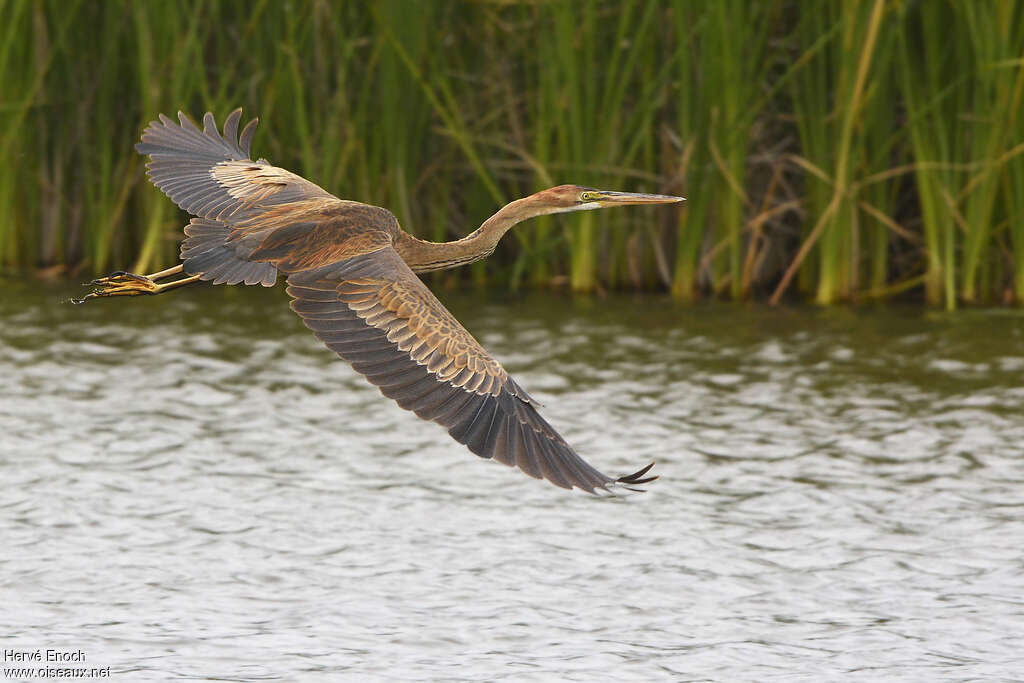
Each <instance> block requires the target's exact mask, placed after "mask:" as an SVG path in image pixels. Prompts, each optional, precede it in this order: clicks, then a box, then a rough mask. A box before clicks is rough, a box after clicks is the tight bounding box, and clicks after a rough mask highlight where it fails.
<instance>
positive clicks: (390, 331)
mask: <svg viewBox="0 0 1024 683" xmlns="http://www.w3.org/2000/svg"><path fill="white" fill-rule="evenodd" d="M241 116H242V110H241V109H236V110H235V111H233V112H231V114H230V115H229V116H228V117H227V119H226V121H225V123H224V133H223V135H221V133H220V132H219V131H218V130H217V123H216V121H215V120H214V118H213V115H212V114H210V113H207V114H206V116H205V117H204V118H203V129H202V130H200V129H199V128H197V127H196V126H195V125H194V124H193V123H192V122H191V121H190V120H189V119H188V117H187V116H185V115H184V114H183V113H181V112H179V113H178V121H179V122H180V123H175V122H174V121H172V120H171V119H169V118H168V117H166V116H164V115H163V114H161V115H160V120H159V121H153V122H151V123H150V124H149V126H148V127H147V128H146V130H145V131H144V132H143V134H142V141H141V142H140V143H139V144H137V145H136V146H135V148H136V149H137V150H138V151H139V153H140V154H143V155H148V156H149V157H150V160H149V162H148V163H147V165H146V166H147V169H148V175H149V178H150V180H151V181H152V182H153V184H154V185H156V186H157V187H158V188H160V189H161V190H162V191H163V192H164V193H165V194H166V195H167V196H168V197H170V198H171V200H172V201H174V203H175V204H177V205H178V206H180V207H181V208H182V209H184V210H185V211H187V212H188V213H190V214H192V215H193V216H195V217H194V218H192V219H191V221H190V222H189V224H188V225H186V226H185V235H186V238H185V241H184V242H183V243H182V245H181V261H182V262H181V263H180V264H178V265H176V266H174V267H172V268H167V269H165V270H161V271H159V272H157V273H153V274H151V275H136V274H134V273H126V272H123V271H119V272H117V273H112V274H111V275H109V276H107V277H103V278H99V279H97V280H93V281H92V282H91V283H90V284H91V285H93V286H95V287H96V289H94V290H93V292H92V293H90V294H88V295H86V296H85V297H84V298H83V299H80V300H78V302H77V303H80V302H82V301H86V300H89V299H96V298H102V297H113V296H135V295H140V294H161V293H163V292H166V291H168V290H170V289H174V288H177V287H181V286H183V285H186V284H189V283H192V282H196V281H197V280H204V281H209V282H212V283H213V284H231V285H234V284H238V283H240V282H244V283H245V284H247V285H254V284H257V283H258V284H261V285H263V286H264V287H270V286H272V285H274V284H275V282H276V281H277V277H278V275H279V274H281V275H284V276H285V277H286V278H287V285H288V287H287V292H288V294H289V295H290V296H291V297H292V302H291V308H292V310H293V311H295V312H296V313H298V314H299V315H300V316H301V317H302V319H303V321H304V322H305V323H306V326H307V327H309V328H310V329H311V330H312V331H313V333H314V334H315V335H316V336H317V337H318V338H319V339H320V340H321V341H322V342H324V344H326V345H327V347H328V348H329V349H331V350H332V351H334V352H336V353H337V354H338V355H339V356H341V357H342V358H344V359H345V360H346V361H348V362H349V363H351V364H352V367H353V368H355V370H356V371H358V372H359V373H361V374H363V375H364V376H365V377H366V379H368V380H369V381H370V382H371V383H373V384H375V385H377V387H379V388H380V391H381V393H383V394H384V395H385V396H387V397H388V398H391V399H394V400H395V401H397V402H398V405H400V406H401V407H402V408H405V409H406V410H411V411H413V412H414V413H416V414H417V415H418V416H419V417H421V418H423V419H424V420H431V421H433V422H436V423H438V424H440V425H442V426H444V427H446V428H447V429H448V433H449V434H450V435H451V436H452V437H453V438H454V439H455V440H456V441H458V442H459V443H462V444H465V445H466V446H467V447H469V450H470V451H472V452H473V453H475V454H476V455H478V456H481V457H483V458H491V459H494V460H498V461H499V462H502V463H504V464H506V465H510V466H516V467H519V469H521V470H522V471H523V472H525V473H526V474H528V475H530V476H532V477H535V478H538V479H539V478H541V477H543V478H545V479H547V480H548V481H550V482H551V483H553V484H556V485H558V486H561V487H563V488H567V489H571V488H573V487H578V488H580V489H583V490H584V491H587V492H589V493H595V492H596V491H597V490H603V491H609V490H610V487H623V488H628V489H631V490H635V489H632V487H635V486H636V485H639V484H644V483H646V482H649V481H652V480H654V479H656V478H657V477H656V476H646V475H647V473H648V471H649V470H650V468H651V467H652V465H653V463H651V464H650V465H648V466H646V467H644V468H643V469H641V470H639V471H637V472H634V473H633V474H629V475H626V476H622V477H617V478H613V477H609V476H607V475H605V474H602V473H601V472H599V471H598V470H597V469H595V468H594V467H592V466H591V465H590V464H588V463H587V462H586V461H584V460H583V459H582V458H581V457H580V456H579V455H577V454H576V452H575V451H574V450H573V449H572V447H571V446H569V444H568V443H566V441H565V440H564V439H563V438H562V437H561V436H560V435H559V434H558V432H556V431H555V429H554V428H553V427H552V426H551V425H550V424H548V422H547V421H546V420H544V418H542V417H541V416H540V414H539V413H538V412H537V408H536V404H535V402H534V401H533V400H532V399H531V398H530V397H529V395H528V394H527V393H526V392H525V391H524V390H523V389H522V388H521V387H520V386H519V385H518V384H516V382H515V381H514V380H513V379H512V378H511V377H510V376H509V375H508V374H507V373H506V372H505V369H504V368H502V366H501V365H500V364H499V363H498V361H496V360H495V359H494V358H493V357H492V356H491V355H490V354H489V353H488V352H487V351H486V350H485V349H484V348H483V347H482V346H481V345H480V344H479V343H478V342H477V341H476V340H475V339H474V338H473V337H472V335H470V334H469V332H467V331H466V329H465V328H464V327H463V326H462V325H461V324H459V322H458V321H457V320H456V319H455V318H454V317H453V316H452V315H451V313H449V312H448V310H447V309H446V308H445V307H444V306H443V305H442V304H441V302H440V301H438V300H437V298H436V297H435V296H434V295H433V294H432V293H431V292H430V290H429V289H428V288H427V287H426V285H424V284H423V282H422V281H421V280H420V278H419V277H417V275H416V273H424V272H428V271H432V270H441V269H443V268H453V267H455V266H461V265H464V264H467V263H472V262H473V261H477V260H480V259H482V258H485V257H486V256H488V255H490V254H491V252H493V251H494V248H495V247H496V246H497V244H498V241H499V240H500V239H501V237H502V235H504V234H505V233H506V232H507V231H508V230H509V229H510V228H511V227H512V226H514V225H516V224H517V223H519V222H521V221H524V220H526V219H528V218H531V217H534V216H540V215H543V214H552V213H562V212H567V211H579V210H586V209H599V208H604V207H610V206H625V205H628V204H666V203H670V202H678V201H682V198H681V197H670V196H666V195H657V194H632V193H627V192H610V191H606V190H595V189H591V188H588V187H580V186H578V185H560V186H558V187H553V188H551V189H548V190H544V191H542V192H538V193H536V194H533V195H530V196H529V197H525V198H523V199H518V200H516V201H514V202H512V203H510V204H508V205H506V206H505V207H503V208H502V209H501V210H500V211H498V212H497V213H496V214H494V215H493V216H491V217H490V218H488V219H487V220H486V221H484V222H483V224H482V225H481V226H480V227H479V228H478V229H477V230H475V231H473V232H472V233H471V234H469V235H467V236H466V237H464V238H462V239H459V240H455V241H453V242H444V243H435V242H426V241H423V240H420V239H417V238H416V237H413V236H412V235H410V234H409V233H407V232H405V231H404V230H402V229H401V228H400V227H399V225H398V221H397V220H396V219H395V217H394V215H392V214H391V212H390V211H388V210H387V209H383V208H380V207H377V206H370V205H368V204H362V203H360V202H355V201H350V200H345V199H339V198H337V197H335V196H334V195H332V194H330V193H329V192H327V191H326V190H323V189H322V188H320V187H318V186H317V185H314V184H313V183H311V182H309V181H308V180H306V179H304V178H301V177H299V176H297V175H295V174H294V173H290V172H289V171H286V170H284V169H283V168H278V167H276V166H272V165H270V164H269V163H268V162H267V161H266V160H264V159H259V160H257V161H253V160H252V155H251V154H250V152H249V149H250V146H251V144H252V138H253V134H254V133H255V131H256V123H257V120H255V119H254V120H253V121H251V122H249V124H248V125H246V126H245V128H244V129H243V130H242V133H241V136H240V137H239V135H238V124H239V121H240V119H241ZM176 275H180V276H181V277H179V278H178V279H171V278H173V276H176Z"/></svg>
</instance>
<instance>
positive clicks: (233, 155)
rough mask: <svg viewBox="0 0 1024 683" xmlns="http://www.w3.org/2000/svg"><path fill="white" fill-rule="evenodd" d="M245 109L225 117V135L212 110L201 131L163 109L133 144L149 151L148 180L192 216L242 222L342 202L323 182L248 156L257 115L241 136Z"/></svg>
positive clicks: (180, 116) (180, 113)
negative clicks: (275, 211)
mask: <svg viewBox="0 0 1024 683" xmlns="http://www.w3.org/2000/svg"><path fill="white" fill-rule="evenodd" d="M241 117H242V110H241V109H236V110H235V111H233V112H231V113H230V114H229V115H228V117H227V119H226V120H225V121H224V135H221V134H220V133H219V132H218V131H217V122H216V121H215V120H214V118H213V114H211V113H210V112H207V113H206V115H205V116H204V117H203V129H202V130H199V129H198V128H197V127H196V126H195V124H193V123H192V121H190V120H189V118H188V117H187V116H185V114H183V113H182V112H178V121H179V122H180V125H179V124H176V123H174V121H172V120H171V119H169V118H167V117H166V116H164V115H163V114H160V120H159V121H152V122H150V124H149V126H148V127H147V128H146V130H145V131H144V132H143V133H142V142H140V143H138V144H137V145H135V149H137V150H138V151H139V154H148V155H149V156H150V161H149V162H148V163H147V164H146V168H147V169H148V170H147V174H148V175H149V179H150V180H151V181H152V182H153V184H154V185H156V186H157V187H158V188H160V189H161V190H163V192H164V193H165V194H166V195H167V196H168V197H170V198H171V200H172V201H174V203H175V204H177V205H178V206H180V207H181V208H182V209H184V210H185V211H188V212H189V213H190V214H192V215H194V216H199V217H200V218H208V219H213V220H223V221H230V222H232V223H238V222H241V221H244V220H246V219H248V218H252V217H254V216H256V215H259V214H260V213H262V212H264V211H266V210H267V209H270V208H272V207H279V206H281V205H285V204H293V203H297V202H304V201H307V200H331V199H333V200H336V201H340V200H338V199H337V197H335V196H334V195H332V194H331V193H329V192H327V191H326V190H324V189H323V188H322V187H320V186H318V185H316V184H314V183H311V182H309V181H308V180H306V179H305V178H302V177H301V176H297V175H295V174H294V173H292V172H291V171H286V170H284V169H283V168H278V167H277V166H271V165H270V164H269V163H267V162H266V161H265V160H262V159H261V160H259V161H253V160H252V159H250V152H249V147H250V145H251V144H252V137H253V135H254V134H255V132H256V123H257V121H258V119H253V120H252V121H250V122H249V123H248V125H246V127H245V129H244V130H243V131H242V135H241V138H240V139H239V136H238V123H239V121H240V120H241Z"/></svg>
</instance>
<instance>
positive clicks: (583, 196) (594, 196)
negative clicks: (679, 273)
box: [528, 185, 685, 213]
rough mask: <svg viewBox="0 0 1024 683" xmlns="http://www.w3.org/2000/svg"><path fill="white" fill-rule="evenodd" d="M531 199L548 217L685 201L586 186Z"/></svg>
mask: <svg viewBox="0 0 1024 683" xmlns="http://www.w3.org/2000/svg"><path fill="white" fill-rule="evenodd" d="M528 199H533V200H534V207H535V208H536V209H541V210H543V211H544V213H565V212H567V211H587V210H589V209H604V208H607V207H611V206H629V205H633V204H673V203H675V202H681V201H683V200H684V199H685V197H673V196H671V195H666V194H642V193H637V192H615V191H614V190H595V189H594V188H592V187H583V186H582V185H559V186H558V187H552V188H550V189H548V190H543V191H542V192H538V193H537V194H535V195H531V196H530V197H528Z"/></svg>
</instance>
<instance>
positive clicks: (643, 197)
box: [589, 190, 686, 206]
mask: <svg viewBox="0 0 1024 683" xmlns="http://www.w3.org/2000/svg"><path fill="white" fill-rule="evenodd" d="M590 194H591V195H593V197H592V198H589V199H590V200H591V201H594V202H597V203H599V204H600V205H601V206H627V205H629V204H674V203H675V202H681V201H684V200H685V199H686V197H673V196H672V195H668V194H641V193H636V192H613V191H611V190H593V191H591V193H590Z"/></svg>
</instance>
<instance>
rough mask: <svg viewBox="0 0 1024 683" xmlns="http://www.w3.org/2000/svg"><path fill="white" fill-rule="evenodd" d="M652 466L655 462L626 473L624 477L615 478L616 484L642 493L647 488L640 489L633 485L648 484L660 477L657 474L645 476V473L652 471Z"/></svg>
mask: <svg viewBox="0 0 1024 683" xmlns="http://www.w3.org/2000/svg"><path fill="white" fill-rule="evenodd" d="M652 467H654V463H653V462H652V463H651V464H649V465H648V466H647V467H644V468H643V469H641V470H637V471H636V472H634V473H633V474H627V475H625V476H623V477H619V478H618V479H616V480H615V483H616V484H620V485H621V486H622V488H624V489H628V490H629V491H637V492H640V493H642V492H644V491H645V490H646V489H638V488H633V487H634V486H637V485H639V484H646V483H648V482H652V481H654V480H655V479H657V478H658V475H657V474H655V475H652V476H650V477H645V476H644V475H645V474H647V473H648V472H649V471H650V469H651V468H652Z"/></svg>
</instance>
